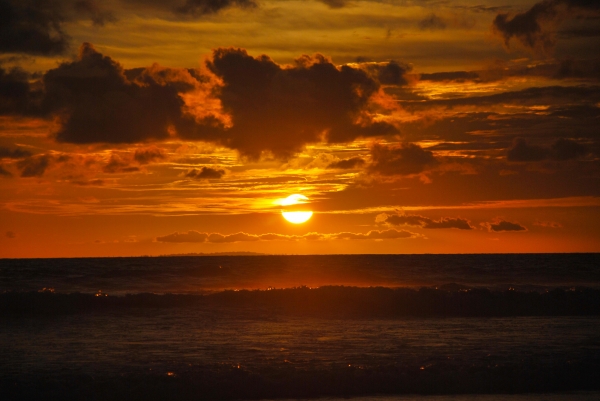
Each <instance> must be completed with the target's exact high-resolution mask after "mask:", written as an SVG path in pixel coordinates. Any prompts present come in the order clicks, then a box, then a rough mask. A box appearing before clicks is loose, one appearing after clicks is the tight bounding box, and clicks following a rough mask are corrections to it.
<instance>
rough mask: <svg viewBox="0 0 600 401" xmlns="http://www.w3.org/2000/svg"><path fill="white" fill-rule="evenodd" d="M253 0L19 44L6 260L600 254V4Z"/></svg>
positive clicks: (145, 11)
mask: <svg viewBox="0 0 600 401" xmlns="http://www.w3.org/2000/svg"><path fill="white" fill-rule="evenodd" d="M242 3H244V2H240V3H231V4H230V5H228V6H226V7H224V8H223V9H221V10H216V11H215V12H214V13H210V14H204V15H199V14H194V15H193V16H189V15H188V16H186V15H179V14H176V13H175V14H173V12H172V7H171V8H169V7H162V6H158V5H156V6H140V7H141V8H140V9H137V10H134V9H132V7H131V4H129V3H127V2H122V1H114V2H108V3H106V5H105V6H103V7H104V8H99V9H97V10H96V11H97V14H94V15H88V14H85V13H84V14H78V13H77V12H74V11H72V10H71V9H70V8H69V7H70V3H69V2H65V3H64V4H63V8H62V9H61V10H58V11H57V12H60V13H63V14H62V15H63V17H64V18H62V19H61V21H60V24H62V25H61V29H62V31H63V32H65V33H68V35H67V34H65V35H63V36H61V35H58V36H57V35H54V36H51V37H49V39H47V41H46V42H43V43H38V44H37V45H32V44H31V43H25V42H24V43H17V42H15V43H4V42H1V41H0V42H1V43H0V52H1V53H2V54H1V57H0V68H1V69H2V70H1V74H0V89H2V90H1V91H0V100H1V102H0V106H1V107H0V188H1V189H2V191H1V194H0V199H1V201H0V202H1V208H0V221H2V227H1V228H2V231H3V232H2V233H0V234H1V237H0V257H44V256H113V255H114V256H124V255H141V254H147V255H159V254H169V253H191V252H229V251H255V252H265V253H412V252H416V253H422V252H428V253H435V252H440V253H447V252H459V253H468V252H556V251H558V252H574V251H576V252H582V251H587V252H597V251H599V249H598V247H599V245H598V244H600V241H599V239H600V228H598V227H600V224H598V223H600V221H599V220H600V219H599V216H600V213H599V210H600V204H599V199H600V193H599V192H600V191H599V190H600V185H598V184H600V182H599V181H600V180H599V177H600V169H599V162H598V155H599V148H600V147H599V145H598V139H599V138H598V135H597V128H596V127H597V120H598V118H599V116H600V87H599V85H598V80H599V76H598V74H597V70H598V69H597V68H596V67H594V66H598V65H600V61H599V59H597V58H595V59H590V54H594V53H593V52H589V51H586V50H585V49H586V48H587V49H594V48H597V40H596V36H593V35H589V34H587V35H586V34H584V33H585V32H592V31H594V29H597V26H596V25H597V22H595V21H597V20H598V19H594V18H593V17H595V16H598V9H597V7H595V6H592V5H590V6H582V5H581V4H579V3H577V4H575V3H573V4H571V3H570V2H569V1H564V2H558V3H560V6H561V7H563V8H564V9H566V10H568V12H566V13H563V14H560V17H559V16H557V17H556V19H555V20H552V21H548V20H546V19H544V17H543V16H541V15H540V16H534V17H535V19H534V20H535V21H537V23H538V26H539V27H541V28H540V29H541V30H539V29H537V28H536V27H535V26H533V27H531V29H530V30H528V29H529V28H527V27H522V28H523V29H520V30H517V29H515V28H514V26H513V25H511V23H510V21H512V18H514V16H515V15H518V14H519V13H522V12H526V11H527V10H529V9H530V8H531V6H533V5H534V2H531V4H529V5H521V6H514V7H508V8H506V7H505V8H498V7H497V6H498V4H496V2H493V1H490V2H488V3H486V4H485V5H483V6H482V5H481V4H479V2H478V3H477V4H475V3H473V4H469V2H467V3H464V2H463V3H461V4H460V5H459V4H453V3H452V2H450V3H448V4H447V5H445V6H444V7H442V8H440V9H436V10H433V9H429V8H428V7H427V6H426V5H424V6H411V7H406V6H403V5H401V4H397V5H393V4H387V3H379V2H368V1H363V2H347V3H344V6H343V7H338V8H329V7H328V6H327V5H326V4H324V3H323V2H319V1H310V2H286V3H281V4H277V5H276V4H275V3H273V2H270V1H258V2H253V1H248V2H246V3H247V4H246V3H244V4H245V5H244V6H241V5H242ZM301 3H302V4H301ZM558 3H557V4H558ZM223 4H226V3H223ZM465 4H467V5H466V6H465ZM552 4H554V3H552ZM11 6H12V7H24V6H19V5H18V3H14V4H13V3H11ZM26 11H27V12H30V13H34V12H35V11H33V10H26ZM275 15H277V17H275ZM308 15H312V16H315V15H318V16H319V18H318V19H317V18H308V19H307V18H305V19H302V16H308ZM358 16H362V19H359V18H358ZM125 17H127V18H125ZM240 17H243V18H240ZM588 17H589V18H588ZM90 21H91V22H90ZM240 21H244V22H240ZM248 21H251V22H248ZM323 21H327V23H323ZM250 23H252V24H255V26H261V27H262V30H261V31H260V32H258V33H257V34H256V35H255V36H254V37H252V36H248V35H244V34H241V33H239V34H237V33H235V30H234V31H232V30H231V29H230V28H232V27H237V29H238V30H239V31H240V32H244V30H245V29H247V28H248V24H250ZM574 24H575V25H574ZM577 24H580V26H577ZM595 24H596V25H595ZM148 26H152V27H154V28H155V29H156V30H157V31H161V32H164V35H163V36H161V37H157V36H156V35H152V34H149V33H146V32H151V30H150V31H149V30H148V29H142V27H146V28H147V27H148ZM381 26H386V27H387V28H386V29H385V30H381V28H380V27H381ZM551 26H558V27H559V30H558V31H556V30H552V29H550V28H551ZM349 28H352V29H354V30H355V31H357V32H360V34H358V35H354V36H353V35H350V36H347V34H346V33H345V32H347V30H348V29H349ZM525 28H527V29H525ZM6 29H9V30H10V29H12V30H14V32H17V33H18V30H19V29H24V28H23V27H22V26H21V25H19V24H17V23H15V24H14V26H13V25H9V26H8V27H7V28H6ZM29 29H33V30H37V31H39V32H38V33H43V29H44V26H42V25H40V26H38V27H35V26H34V27H30V28H29ZM185 30H187V31H188V32H194V33H195V35H196V37H198V38H200V40H199V41H198V42H197V43H196V44H195V45H192V44H191V43H189V42H188V38H189V34H188V35H184V31H185ZM121 31H130V32H139V33H140V34H139V35H137V36H136V39H131V40H129V42H128V43H126V42H123V41H122V39H120V38H119V34H118V33H119V32H121ZM584 31H585V32H584ZM207 32H210V33H212V35H211V36H212V37H211V38H207V35H203V34H202V33H207ZM283 32H286V33H285V34H284V33H283ZM289 32H292V33H295V34H298V35H303V37H304V38H307V40H305V41H302V43H303V44H300V43H297V44H290V41H289V36H287V35H289ZM316 32H320V33H319V34H317V33H316ZM578 32H579V33H578ZM323 34H326V35H327V37H329V39H328V40H322V39H321V40H316V39H314V40H313V38H317V37H322V35H323ZM345 35H346V36H345ZM167 39H168V40H167ZM88 40H91V41H92V42H93V44H90V43H87V42H86V43H84V44H83V45H79V43H81V42H85V41H88ZM167 41H169V42H172V43H174V44H177V46H178V47H179V49H180V50H182V51H181V52H179V53H178V54H177V55H175V54H174V53H171V47H169V46H168V45H166V42H167ZM425 42H427V43H429V44H430V45H431V46H430V48H429V49H424V48H423V46H422V44H423V43H425ZM231 44H235V46H236V47H220V46H229V45H231ZM574 45H577V46H574ZM140 46H148V49H153V51H152V52H150V53H154V56H147V55H144V54H143V53H142V52H140V51H138V50H137V49H139V48H140ZM77 48H78V54H77V55H71V54H72V52H73V51H74V49H77ZM444 48H445V49H447V51H446V52H441V51H440V50H441V49H444ZM466 48H469V49H470V51H469V52H468V56H467V57H466V58H465V57H462V55H463V54H464V52H462V51H459V50H458V49H463V50H464V49H466ZM567 48H569V49H575V50H565V49H567ZM273 49H278V50H273ZM453 49H454V50H453ZM302 54H310V56H303V55H302ZM559 54H560V55H561V56H558V55H559ZM411 55H412V57H411ZM186 57H187V58H186ZM198 60H200V63H198ZM56 61H59V62H60V63H61V64H56ZM156 62H158V63H156ZM168 65H171V66H172V67H168ZM296 193H297V194H303V195H306V196H307V197H308V198H309V199H310V208H311V210H312V211H314V216H313V217H312V218H311V219H310V220H308V221H307V222H306V223H304V224H299V225H293V224H290V223H289V222H287V221H285V220H284V219H283V218H282V216H281V213H280V212H281V210H280V205H277V204H276V202H275V201H276V200H277V199H281V198H285V197H287V196H288V195H291V194H296ZM359 240H360V241H359Z"/></svg>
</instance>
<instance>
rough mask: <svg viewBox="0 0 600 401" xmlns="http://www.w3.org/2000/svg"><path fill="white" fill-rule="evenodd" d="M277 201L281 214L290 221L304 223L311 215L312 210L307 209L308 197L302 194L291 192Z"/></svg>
mask: <svg viewBox="0 0 600 401" xmlns="http://www.w3.org/2000/svg"><path fill="white" fill-rule="evenodd" d="M278 203H279V204H280V205H281V206H282V210H281V215H282V216H283V218H284V219H286V220H287V221H289V222H290V223H293V224H302V223H305V222H306V221H308V219H310V218H311V217H312V215H313V212H312V210H307V204H308V198H307V197H306V196H304V195H300V194H293V195H290V196H288V197H287V198H285V199H281V200H279V202H278Z"/></svg>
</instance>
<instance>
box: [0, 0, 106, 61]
mask: <svg viewBox="0 0 600 401" xmlns="http://www.w3.org/2000/svg"><path fill="white" fill-rule="evenodd" d="M79 19H90V20H91V21H92V22H93V23H94V24H95V25H104V24H105V23H106V22H111V21H115V18H114V16H113V15H112V13H110V12H108V11H104V10H103V9H102V8H101V7H100V6H99V5H98V3H96V2H95V1H92V0H0V52H1V53H25V54H32V55H43V56H53V55H59V54H64V53H65V52H66V51H67V50H68V49H69V41H70V37H69V35H68V34H67V33H66V32H65V31H64V24H65V22H68V21H73V20H79Z"/></svg>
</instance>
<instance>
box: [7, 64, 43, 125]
mask: <svg viewBox="0 0 600 401" xmlns="http://www.w3.org/2000/svg"><path fill="white" fill-rule="evenodd" d="M30 78H31V77H30V75H29V74H28V73H27V72H25V71H23V70H22V69H20V68H12V69H10V70H5V69H3V68H0V115H1V114H29V113H32V112H34V109H35V108H36V107H35V106H36V105H35V102H36V101H38V100H39V96H40V95H41V92H40V91H37V90H32V88H31V85H30V84H29V79H30Z"/></svg>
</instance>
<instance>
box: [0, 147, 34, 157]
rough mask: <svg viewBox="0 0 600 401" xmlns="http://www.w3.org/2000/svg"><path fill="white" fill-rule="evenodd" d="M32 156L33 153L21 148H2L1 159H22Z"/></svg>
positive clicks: (0, 151)
mask: <svg viewBox="0 0 600 401" xmlns="http://www.w3.org/2000/svg"><path fill="white" fill-rule="evenodd" d="M29 156H31V152H30V151H28V150H23V149H21V148H16V149H10V148H5V147H2V146H0V159H22V158H24V157H29Z"/></svg>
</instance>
